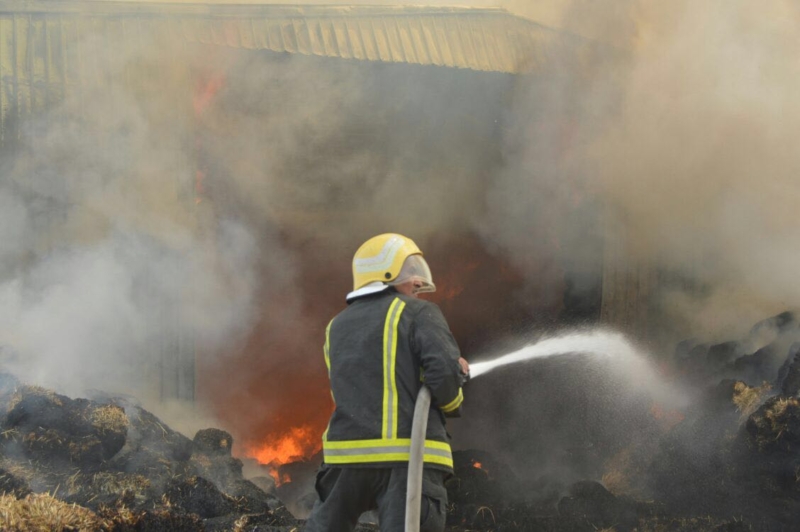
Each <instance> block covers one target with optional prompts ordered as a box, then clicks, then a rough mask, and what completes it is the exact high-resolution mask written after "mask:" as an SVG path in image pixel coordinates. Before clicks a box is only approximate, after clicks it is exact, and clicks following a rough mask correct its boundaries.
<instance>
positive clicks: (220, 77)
mask: <svg viewBox="0 0 800 532" xmlns="http://www.w3.org/2000/svg"><path fill="white" fill-rule="evenodd" d="M224 85H225V75H224V74H222V73H217V72H215V73H210V74H207V75H205V76H202V77H201V78H200V79H199V80H198V82H197V86H196V87H195V90H194V94H193V95H192V107H194V112H195V114H198V115H199V114H202V113H203V111H205V110H206V109H207V108H208V106H209V105H210V104H211V102H212V100H213V99H214V96H216V95H217V93H218V92H219V91H220V89H222V87H223V86H224Z"/></svg>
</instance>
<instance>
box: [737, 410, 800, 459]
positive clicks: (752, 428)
mask: <svg viewBox="0 0 800 532" xmlns="http://www.w3.org/2000/svg"><path fill="white" fill-rule="evenodd" d="M746 428H747V434H748V435H749V437H750V442H751V443H752V444H753V446H754V447H755V448H756V449H758V450H759V451H760V452H772V451H784V452H790V453H796V452H798V451H800V398H797V397H784V396H777V397H772V398H771V399H768V400H767V402H766V403H764V405H763V406H761V408H759V409H758V410H757V411H756V412H755V413H753V415H751V416H750V417H749V418H748V420H747V424H746Z"/></svg>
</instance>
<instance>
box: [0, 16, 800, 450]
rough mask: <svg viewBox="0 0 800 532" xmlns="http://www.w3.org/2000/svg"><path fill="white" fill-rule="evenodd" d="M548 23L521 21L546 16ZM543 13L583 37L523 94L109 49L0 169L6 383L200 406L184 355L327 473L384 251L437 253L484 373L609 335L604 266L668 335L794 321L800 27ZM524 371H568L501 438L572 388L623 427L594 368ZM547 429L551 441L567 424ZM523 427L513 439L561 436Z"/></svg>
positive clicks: (143, 42)
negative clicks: (330, 360) (346, 369)
mask: <svg viewBox="0 0 800 532" xmlns="http://www.w3.org/2000/svg"><path fill="white" fill-rule="evenodd" d="M526 4H527V3H522V2H518V3H509V4H507V7H509V8H511V9H514V10H516V12H518V13H521V14H523V15H525V16H529V17H534V16H535V13H534V12H533V10H532V9H531V8H530V6H526ZM590 4H591V5H590ZM548 13H549V15H548V16H549V17H551V18H550V19H551V20H553V21H555V22H554V23H555V24H557V25H559V26H560V27H562V28H565V29H567V30H568V31H567V32H564V33H563V34H562V35H561V37H559V38H558V39H556V40H554V41H553V42H552V43H551V44H548V45H547V49H546V53H545V54H543V57H544V58H545V60H544V62H543V63H542V64H541V65H537V69H536V70H535V71H534V72H531V73H526V74H522V75H518V76H512V75H506V74H491V73H477V72H470V71H463V70H455V69H452V70H451V69H438V68H429V67H415V66H410V65H392V64H381V63H367V62H363V63H361V62H354V61H339V60H333V59H321V58H313V57H302V56H292V55H276V54H272V53H269V52H256V51H251V50H238V49H222V48H217V47H210V46H208V47H206V46H201V45H186V46H183V47H179V48H177V47H171V46H167V45H166V44H165V43H164V42H162V41H161V40H160V37H159V36H157V35H152V36H148V35H146V34H145V35H142V36H141V38H140V39H139V40H138V44H137V45H135V46H130V45H126V46H123V47H121V48H119V49H118V48H116V47H113V46H108V43H107V42H105V41H102V42H101V43H100V44H99V45H98V42H92V41H91V40H90V42H86V43H84V46H85V47H86V48H87V50H97V49H98V48H99V49H102V50H103V54H102V56H101V57H100V56H99V57H100V59H99V60H98V63H97V64H95V65H92V68H96V69H97V72H99V73H100V74H101V75H98V76H97V79H102V80H103V82H102V84H100V85H98V86H93V85H91V84H87V85H86V86H85V87H84V89H82V91H80V92H79V93H68V94H67V96H66V98H65V99H64V100H63V101H62V102H61V103H60V104H59V105H57V106H54V107H53V108H52V109H51V110H49V111H48V112H46V113H43V114H40V115H38V116H35V117H34V118H33V119H31V120H29V121H26V122H25V123H23V124H20V126H21V129H20V131H21V137H20V139H19V141H17V142H14V143H11V144H8V145H7V146H6V148H5V149H6V151H5V153H3V154H2V161H0V171H2V181H1V182H0V221H1V222H2V223H0V264H2V272H3V273H2V284H1V285H0V335H1V336H0V342H1V343H2V344H3V346H4V347H3V356H4V362H5V363H6V364H8V365H11V367H12V368H13V370H14V371H16V372H17V373H19V374H20V376H21V377H23V378H25V379H28V380H31V381H35V382H37V383H41V384H45V385H49V386H53V387H55V388H57V389H59V390H62V391H65V392H67V393H70V394H80V393H82V390H86V389H90V388H100V389H106V390H112V391H114V392H125V393H131V394H135V395H139V396H141V397H143V398H145V400H152V401H158V400H162V399H164V398H166V397H169V396H170V394H171V393H172V392H170V391H168V390H167V388H169V389H170V390H172V389H174V388H175V387H176V386H177V388H178V389H180V383H178V384H175V382H170V383H165V382H164V378H163V375H165V374H166V375H170V371H172V370H173V369H174V368H173V367H172V366H173V365H174V364H175V362H174V357H173V354H174V353H182V355H181V356H185V357H186V358H187V359H189V360H196V361H197V379H198V387H197V391H198V397H197V400H198V402H199V404H201V405H204V406H206V407H208V408H209V410H210V412H211V413H212V414H213V415H215V416H216V417H217V418H218V419H219V422H220V424H221V425H222V426H223V427H225V428H227V429H229V430H231V431H232V432H233V433H234V435H235V436H236V437H237V440H238V441H240V442H242V443H243V444H244V445H245V446H247V447H248V448H250V449H251V450H252V449H257V448H258V447H259V446H260V445H261V444H263V443H267V444H270V445H273V444H274V445H278V444H279V443H280V442H281V438H282V437H283V436H286V435H292V434H295V435H296V434H297V433H298V432H297V431H298V428H299V429H301V430H300V432H301V433H302V434H304V435H305V436H304V437H305V438H306V439H305V441H304V442H303V443H302V444H301V445H300V446H299V447H297V448H293V447H286V448H285V449H284V451H285V453H288V454H289V455H291V453H297V454H308V453H309V452H313V450H314V447H315V445H318V435H319V434H320V433H321V431H322V430H323V429H324V422H325V420H326V419H327V416H328V410H327V409H328V408H329V407H330V403H329V399H328V392H327V389H326V384H327V383H326V380H325V369H324V365H323V364H322V358H321V355H320V348H321V343H322V334H323V331H324V327H325V325H326V323H327V320H328V319H330V318H331V317H332V316H333V315H334V314H335V312H337V311H338V310H339V309H340V308H341V306H342V305H343V297H344V294H345V293H346V292H347V291H348V290H349V289H350V286H349V261H350V258H351V256H352V253H353V251H354V250H355V249H356V247H357V246H358V245H359V244H360V243H361V242H362V241H363V240H364V239H366V238H368V237H369V236H371V235H373V234H376V233H378V232H383V231H397V232H403V233H407V234H409V235H410V236H412V237H413V238H415V240H417V241H418V243H419V244H420V245H421V246H422V247H423V249H425V250H426V256H427V257H428V258H429V262H430V263H431V265H432V266H433V268H434V274H435V276H437V284H438V285H439V286H440V292H439V295H438V296H437V297H438V298H439V299H438V302H439V303H440V304H441V305H442V307H443V308H444V310H445V313H446V315H448V317H450V319H451V323H452V326H453V329H454V331H455V333H456V335H457V336H458V338H459V340H460V341H461V345H462V347H463V348H464V352H465V354H467V355H468V356H469V355H474V354H476V353H481V352H486V350H487V349H489V347H493V348H494V349H495V350H498V349H500V347H499V346H504V345H516V344H517V343H520V342H523V341H527V340H528V339H530V338H531V337H533V336H535V335H536V334H537V333H538V331H539V330H540V327H542V326H552V325H553V324H558V323H561V322H563V321H564V320H566V319H567V318H570V317H574V318H575V319H576V320H581V319H590V320H596V319H597V316H598V315H599V291H598V286H599V279H600V277H601V276H602V274H603V269H604V268H606V270H608V269H614V270H618V271H621V272H623V273H633V272H637V271H639V270H646V271H651V272H655V273H657V274H658V275H657V276H658V277H659V278H660V279H661V280H662V281H663V283H662V284H661V285H659V286H661V289H660V290H655V291H653V293H651V294H649V297H651V298H652V300H653V301H655V302H657V303H658V310H659V311H660V312H661V316H663V321H662V322H660V323H659V327H660V328H662V329H665V330H667V332H668V334H665V336H667V337H668V338H669V339H670V340H674V339H676V337H678V336H682V335H689V334H704V335H709V336H711V335H719V336H720V337H730V336H733V334H732V331H738V330H739V328H740V327H741V325H742V324H746V325H747V326H749V325H751V324H752V323H754V322H755V321H758V319H760V318H761V317H764V316H765V315H769V314H770V313H773V312H774V311H775V310H781V309H783V308H785V307H788V306H796V305H798V304H799V303H800V302H798V299H800V294H798V293H797V288H796V285H795V283H794V282H793V281H794V278H793V269H792V266H793V264H794V263H796V262H797V260H796V258H797V257H796V251H795V248H796V246H794V245H793V243H794V242H797V240H798V236H800V235H798V231H799V230H798V229H797V225H796V224H795V223H793V222H794V220H793V218H794V216H793V214H794V210H793V209H792V207H793V200H794V198H795V197H796V195H797V188H798V181H797V179H796V174H797V171H798V168H800V160H798V155H797V150H793V149H792V148H791V146H790V142H791V139H793V138H795V137H796V134H797V133H798V130H800V110H798V106H797V102H796V96H795V95H796V94H797V93H798V89H800V87H798V84H800V75H798V74H800V72H798V70H800V65H799V64H798V60H797V58H796V52H795V50H794V48H795V43H796V42H798V39H797V38H798V37H800V29H799V28H798V22H797V21H798V13H797V7H796V6H795V5H794V4H793V3H792V2H790V1H788V0H787V1H781V0H772V1H769V2H766V3H760V4H759V5H758V6H757V7H756V6H751V5H748V4H746V3H743V2H736V3H730V2H721V1H714V2H701V3H697V2H688V1H687V2H670V3H668V4H665V3H661V2H614V3H611V4H609V8H608V9H602V10H600V9H599V8H598V7H597V6H596V4H595V3H592V2H575V3H572V4H570V5H568V6H567V7H566V8H564V9H555V8H552V9H551V10H550V11H548ZM600 15H602V16H600ZM100 38H101V37H100V36H98V37H97V39H100ZM167 51H168V53H167ZM87 53H88V54H91V53H93V52H87ZM87 68H88V67H87ZM575 309H578V310H577V311H576V310H575ZM570 313H574V314H570ZM531 329H534V330H533V331H532V330H531ZM520 338H522V339H520ZM502 342H505V343H502ZM526 371H527V372H528V373H525V374H524V375H523V374H522V373H518V374H516V375H511V376H508V378H509V379H511V381H513V380H514V379H522V377H523V376H524V377H525V379H527V380H525V383H528V384H525V383H523V382H522V381H518V382H517V381H515V382H516V384H518V385H519V386H530V384H529V383H530V382H537V379H538V380H541V379H544V378H545V372H547V371H552V373H551V375H552V374H556V375H557V376H556V378H555V379H552V378H551V379H550V382H551V384H550V385H549V387H545V388H543V389H542V392H541V393H539V394H537V393H536V392H527V393H526V394H523V399H524V401H522V402H520V403H519V404H517V403H514V404H512V405H509V409H508V417H507V418H502V422H503V423H504V424H505V425H504V427H506V428H507V427H509V426H511V424H513V423H515V422H516V421H515V420H517V421H518V420H519V419H524V418H525V408H527V405H528V404H531V403H535V402H536V401H537V400H539V399H541V397H542V394H551V393H558V392H559V391H563V390H572V389H576V388H580V389H582V390H584V391H582V392H580V393H579V394H578V395H579V397H576V398H575V401H574V402H573V403H570V404H572V405H573V406H574V405H578V406H577V407H576V408H579V409H584V410H586V409H589V410H591V408H592V406H593V405H594V406H596V405H597V403H598V402H600V403H602V402H603V401H605V403H603V408H602V412H604V413H607V414H608V415H609V416H611V415H613V412H615V411H619V409H617V408H616V407H617V406H618V404H617V402H616V401H615V400H607V399H606V398H607V397H608V395H609V394H613V393H614V390H615V386H616V384H615V383H614V382H606V381H603V380H602V379H600V378H598V376H599V375H602V374H603V372H602V368H598V367H596V365H594V364H591V363H590V364H587V365H586V370H585V371H584V372H583V373H581V374H580V375H579V377H577V378H576V377H575V374H574V373H573V372H571V371H570V370H569V369H560V368H549V367H547V366H542V367H539V368H531V369H529V370H526ZM175 379H177V380H179V376H176V377H175ZM596 382H600V384H596V385H595V386H592V383H596ZM506 391H507V390H506V389H503V390H502V392H503V393H505V392H506ZM482 393H483V397H486V396H487V395H492V394H500V393H501V391H500V390H493V391H487V392H482ZM479 395H480V394H479ZM503 397H504V398H503V399H502V401H503V402H507V396H506V395H504V396H503ZM498 401H501V399H499V396H498ZM487 404H494V403H491V402H490V403H487ZM559 404H560V405H561V406H558V407H557V408H560V409H565V408H567V407H566V406H564V404H566V403H563V402H562V403H559ZM550 407H552V408H551V409H550V410H547V411H546V413H545V414H542V416H541V418H540V419H538V420H537V421H538V422H540V423H541V424H540V425H538V429H537V430H539V429H541V427H547V426H550V425H552V426H555V425H557V424H558V423H559V422H560V420H561V417H560V416H559V415H558V414H557V412H559V411H561V410H556V407H555V406H552V405H550ZM550 407H548V408H550ZM476 408H481V407H480V406H477V405H476ZM486 410H487V411H488V410H490V408H486ZM598 419H601V417H598ZM587 423H588V421H587ZM516 426H517V427H520V428H519V429H514V430H515V431H517V432H515V431H510V430H505V431H504V432H502V434H503V435H504V436H503V438H506V439H511V438H513V437H515V436H519V437H520V440H519V441H525V442H528V443H526V444H525V445H528V446H530V445H532V443H530V442H536V441H537V440H536V435H535V434H533V435H532V434H530V432H531V431H530V428H525V427H524V426H520V425H519V424H518V423H517V425H516ZM576 426H577V425H576ZM581 426H582V427H586V426H588V425H586V424H584V425H581ZM592 427H593V428H589V429H585V428H582V429H580V430H586V431H590V432H591V430H594V429H596V430H598V431H599V430H608V431H611V430H612V428H613V426H612V425H609V427H606V428H603V427H595V426H593V425H592ZM573 428H574V427H573ZM614 430H616V429H614ZM576 431H578V429H575V430H574V431H573V430H571V429H569V428H568V429H565V431H564V432H563V433H559V432H557V431H556V432H551V433H550V434H549V435H547V436H542V437H541V440H539V441H540V443H543V446H542V447H539V448H538V449H540V451H537V453H541V454H542V455H546V454H547V451H546V450H541V449H546V448H547V447H548V446H549V448H558V447H559V445H561V444H562V443H563V441H564V438H573V437H574V438H577V436H575V432H576ZM473 432H474V431H473ZM492 432H493V433H500V431H492ZM546 432H547V431H544V430H542V431H541V433H542V434H545V433H546ZM604 434H605V433H604ZM523 436H524V438H527V439H524V438H523ZM603 437H605V436H603ZM531 438H533V439H531ZM574 438H573V439H574ZM591 438H592V437H591V436H590V435H589V436H585V437H584V436H583V435H581V440H584V439H586V440H588V439H591ZM483 443H484V444H487V445H489V444H492V442H483ZM494 443H497V444H498V445H502V444H504V443H507V442H494ZM274 445H273V446H274ZM520 445H521V444H520ZM507 447H509V448H512V449H514V448H515V447H514V446H513V445H511V446H507ZM270 452H272V451H270ZM520 452H522V450H520ZM576 452H578V451H576ZM580 452H582V451H580ZM276 453H277V451H276ZM285 453H284V454H285ZM278 454H280V453H278ZM263 456H264V457H265V459H272V458H277V454H275V453H273V454H270V453H266V454H264V455H263ZM285 458H287V456H282V457H281V459H285ZM534 458H538V456H534Z"/></svg>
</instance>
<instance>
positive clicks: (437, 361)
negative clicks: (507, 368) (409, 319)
mask: <svg viewBox="0 0 800 532" xmlns="http://www.w3.org/2000/svg"><path fill="white" fill-rule="evenodd" d="M413 338H414V347H415V350H416V351H417V353H418V354H419V357H420V363H421V365H422V370H423V372H424V375H425V384H426V385H427V386H428V388H430V390H431V396H432V397H433V401H434V404H435V405H436V406H438V407H439V409H440V410H441V411H442V412H443V413H444V414H445V415H446V416H449V417H456V416H458V415H460V407H461V403H462V401H463V400H464V395H463V392H462V391H461V383H462V371H461V369H462V366H461V364H460V363H459V359H460V358H461V354H460V352H459V349H458V344H456V341H455V339H454V338H453V334H452V333H451V332H450V328H449V327H448V326H447V321H445V319H444V316H443V315H442V311H441V310H439V307H437V306H436V305H434V304H433V303H428V304H426V305H425V306H423V307H422V309H421V310H420V311H419V313H418V314H417V316H416V319H415V320H414V335H413Z"/></svg>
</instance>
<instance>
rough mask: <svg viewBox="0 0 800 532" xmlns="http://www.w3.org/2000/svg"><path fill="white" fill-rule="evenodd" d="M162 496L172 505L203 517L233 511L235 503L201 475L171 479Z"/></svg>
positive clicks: (217, 515) (226, 513) (216, 515)
mask: <svg viewBox="0 0 800 532" xmlns="http://www.w3.org/2000/svg"><path fill="white" fill-rule="evenodd" d="M164 496H165V497H166V499H167V500H168V501H169V503H170V504H171V505H172V506H175V507H177V508H180V509H181V510H183V511H184V512H186V513H189V514H197V515H199V516H200V517H203V518H210V517H219V516H222V515H228V514H230V513H233V511H234V510H235V509H236V504H235V502H234V501H233V499H231V498H230V497H228V496H227V495H225V494H224V493H222V492H221V491H219V490H218V489H217V488H216V486H214V484H213V483H211V482H210V481H208V480H206V479H204V478H203V477H191V478H188V479H173V480H171V481H170V482H169V483H168V485H167V488H166V490H165V492H164Z"/></svg>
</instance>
